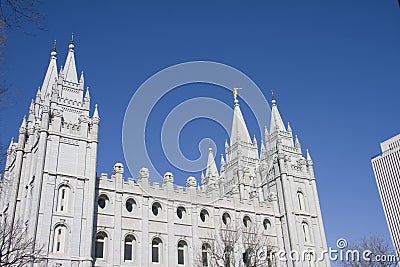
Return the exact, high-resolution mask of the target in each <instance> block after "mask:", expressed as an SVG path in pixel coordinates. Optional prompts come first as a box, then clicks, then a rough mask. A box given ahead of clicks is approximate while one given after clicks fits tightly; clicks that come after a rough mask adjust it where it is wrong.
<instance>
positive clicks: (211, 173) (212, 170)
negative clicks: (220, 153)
mask: <svg viewBox="0 0 400 267" xmlns="http://www.w3.org/2000/svg"><path fill="white" fill-rule="evenodd" d="M206 176H207V177H218V176H219V175H218V169H217V165H216V164H215V160H214V154H213V150H212V147H210V148H209V149H208V160H207V170H206Z"/></svg>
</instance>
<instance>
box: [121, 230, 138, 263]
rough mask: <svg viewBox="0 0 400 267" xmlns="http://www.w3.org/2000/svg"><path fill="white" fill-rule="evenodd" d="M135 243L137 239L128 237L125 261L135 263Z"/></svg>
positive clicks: (125, 246)
mask: <svg viewBox="0 0 400 267" xmlns="http://www.w3.org/2000/svg"><path fill="white" fill-rule="evenodd" d="M135 242H136V239H135V237H134V236H133V235H128V236H126V237H125V245H124V261H133V256H134V254H135V253H134V252H135Z"/></svg>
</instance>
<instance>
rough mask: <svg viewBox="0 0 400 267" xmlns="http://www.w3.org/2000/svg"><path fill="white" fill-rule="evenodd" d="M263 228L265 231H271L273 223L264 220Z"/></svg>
mask: <svg viewBox="0 0 400 267" xmlns="http://www.w3.org/2000/svg"><path fill="white" fill-rule="evenodd" d="M263 226H264V229H265V231H267V232H268V231H269V230H270V229H271V222H270V221H269V220H268V219H264V221H263Z"/></svg>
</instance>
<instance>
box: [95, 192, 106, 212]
mask: <svg viewBox="0 0 400 267" xmlns="http://www.w3.org/2000/svg"><path fill="white" fill-rule="evenodd" d="M107 203H108V197H107V196H106V195H100V196H99V198H98V200H97V204H98V205H99V208H100V209H104V208H105V207H106V206H107Z"/></svg>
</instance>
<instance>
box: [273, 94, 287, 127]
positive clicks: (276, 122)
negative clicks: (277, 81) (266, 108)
mask: <svg viewBox="0 0 400 267" xmlns="http://www.w3.org/2000/svg"><path fill="white" fill-rule="evenodd" d="M277 130H278V131H286V129H285V125H284V124H283V121H282V117H281V114H279V110H278V106H277V105H276V100H275V97H274V95H273V94H272V110H271V123H270V127H269V132H270V133H271V134H272V133H273V132H275V131H277Z"/></svg>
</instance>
